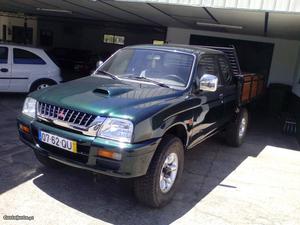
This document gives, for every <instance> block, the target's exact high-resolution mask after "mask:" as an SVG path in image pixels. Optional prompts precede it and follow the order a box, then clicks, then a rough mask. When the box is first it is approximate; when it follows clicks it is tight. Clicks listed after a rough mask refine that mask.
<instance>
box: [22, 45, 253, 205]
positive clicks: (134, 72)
mask: <svg viewBox="0 0 300 225" xmlns="http://www.w3.org/2000/svg"><path fill="white" fill-rule="evenodd" d="M227 50H228V49H227V48H223V49H222V48H220V49H219V50H216V49H213V48H210V47H201V46H188V45H162V46H154V45H138V46H131V47H125V48H123V49H121V50H119V51H117V52H116V53H115V54H113V55H112V56H111V57H110V58H109V59H108V60H107V61H105V62H104V63H103V64H102V65H100V66H99V68H98V69H96V71H95V72H94V73H93V74H92V75H91V76H89V77H85V78H81V79H78V80H74V81H70V82H67V83H63V84H59V85H56V86H51V87H48V88H45V89H42V90H38V91H35V92H32V93H30V94H29V95H28V96H27V98H26V100H25V102H24V106H23V110H22V114H21V115H20V116H19V117H18V119H17V124H18V129H19V135H20V139H21V140H22V141H23V142H24V143H25V144H27V145H28V146H30V147H31V148H32V149H33V150H34V153H35V155H36V158H37V159H38V160H39V161H40V162H41V163H42V164H44V165H45V166H47V167H55V168H60V166H61V165H68V166H72V167H77V168H80V169H84V170H89V171H92V172H96V173H101V174H106V175H108V176H114V177H120V178H132V179H133V182H134V192H135V195H136V197H137V199H138V200H139V201H140V202H142V203H144V204H146V205H148V206H151V207H161V206H164V205H166V204H167V203H168V202H169V201H170V200H171V199H172V197H173V195H174V193H175V191H176V188H177V187H178V184H179V182H180V179H181V176H182V172H183V166H184V154H185V151H186V150H188V149H191V148H192V147H194V146H196V145H197V144H199V143H201V142H202V141H204V140H205V139H207V138H209V137H211V136H213V135H214V134H217V133H218V132H220V131H224V132H226V140H227V142H228V143H229V144H230V145H233V146H240V145H241V144H242V142H243V140H244V137H245V134H246V130H247V124H248V112H247V109H246V107H245V104H244V102H248V101H249V100H251V98H253V96H254V95H252V92H251V93H250V92H249V91H250V89H249V87H247V85H244V83H247V82H244V79H243V76H242V75H241V74H240V71H239V66H238V63H236V61H235V60H233V59H232V58H230V57H232V56H230V55H229V54H226V51H227ZM233 62H235V63H233ZM256 89H257V88H256ZM247 93H248V94H247ZM257 93H258V91H257ZM245 96H246V97H245ZM247 96H248V97H247ZM242 99H244V100H242Z"/></svg>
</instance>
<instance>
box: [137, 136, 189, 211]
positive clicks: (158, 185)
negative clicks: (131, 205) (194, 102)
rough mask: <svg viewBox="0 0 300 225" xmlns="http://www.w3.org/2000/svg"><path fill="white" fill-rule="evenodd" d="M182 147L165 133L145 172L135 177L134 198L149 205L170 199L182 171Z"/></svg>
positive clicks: (165, 202)
mask: <svg viewBox="0 0 300 225" xmlns="http://www.w3.org/2000/svg"><path fill="white" fill-rule="evenodd" d="M183 164H184V148H183V144H182V142H181V140H180V139H179V138H178V137H175V136H173V135H167V136H166V137H165V138H164V139H163V140H162V142H161V143H160V144H159V146H158V148H157V150H156V153H155V154H154V156H153V159H152V161H151V163H150V166H149V168H148V171H147V174H146V175H145V176H143V177H139V178H137V179H135V182H134V193H135V196H136V198H137V199H138V200H139V201H140V202H141V203H143V204H145V205H147V206H150V207H155V208H158V207H162V206H164V205H166V204H167V203H168V202H170V201H171V199H172V197H173V196H174V194H175V191H176V189H177V186H178V184H179V182H180V178H181V175H182V171H183Z"/></svg>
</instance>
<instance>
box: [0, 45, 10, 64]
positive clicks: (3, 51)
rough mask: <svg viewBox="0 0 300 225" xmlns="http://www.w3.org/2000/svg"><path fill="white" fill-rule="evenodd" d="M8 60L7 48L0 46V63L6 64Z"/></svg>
mask: <svg viewBox="0 0 300 225" xmlns="http://www.w3.org/2000/svg"><path fill="white" fill-rule="evenodd" d="M7 61H8V48H7V47H0V64H6V63H7Z"/></svg>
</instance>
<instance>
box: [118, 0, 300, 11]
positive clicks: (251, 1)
mask: <svg viewBox="0 0 300 225" xmlns="http://www.w3.org/2000/svg"><path fill="white" fill-rule="evenodd" d="M115 1H126V2H129V1H131V2H148V3H162V4H176V5H188V6H198V7H213V8H231V9H244V10H263V11H277V12H293V13H299V12H300V1H299V0H115Z"/></svg>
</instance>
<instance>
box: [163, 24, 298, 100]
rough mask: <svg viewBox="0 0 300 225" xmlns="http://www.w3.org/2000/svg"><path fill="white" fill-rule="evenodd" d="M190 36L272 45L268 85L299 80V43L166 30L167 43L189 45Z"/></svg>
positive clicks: (208, 32) (217, 33) (207, 32)
mask: <svg viewBox="0 0 300 225" xmlns="http://www.w3.org/2000/svg"><path fill="white" fill-rule="evenodd" d="M191 34H196V35H197V34H198V35H205V36H212V37H223V38H233V39H240V40H248V41H257V42H267V43H273V44H274V50H273V58H272V63H271V68H270V75H269V80H268V83H282V84H288V85H293V84H294V81H295V80H296V78H297V77H298V80H299V79H300V77H299V76H300V68H299V69H298V67H297V64H298V63H300V59H299V60H298V55H299V49H300V41H291V40H284V39H276V38H267V37H259V36H250V35H239V34H229V33H220V32H210V31H201V30H189V29H182V28H173V27H169V28H168V32H167V41H168V42H169V43H178V44H189V41H190V35H191ZM298 61H299V62H298ZM299 89H300V88H299ZM299 96H300V93H299Z"/></svg>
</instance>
